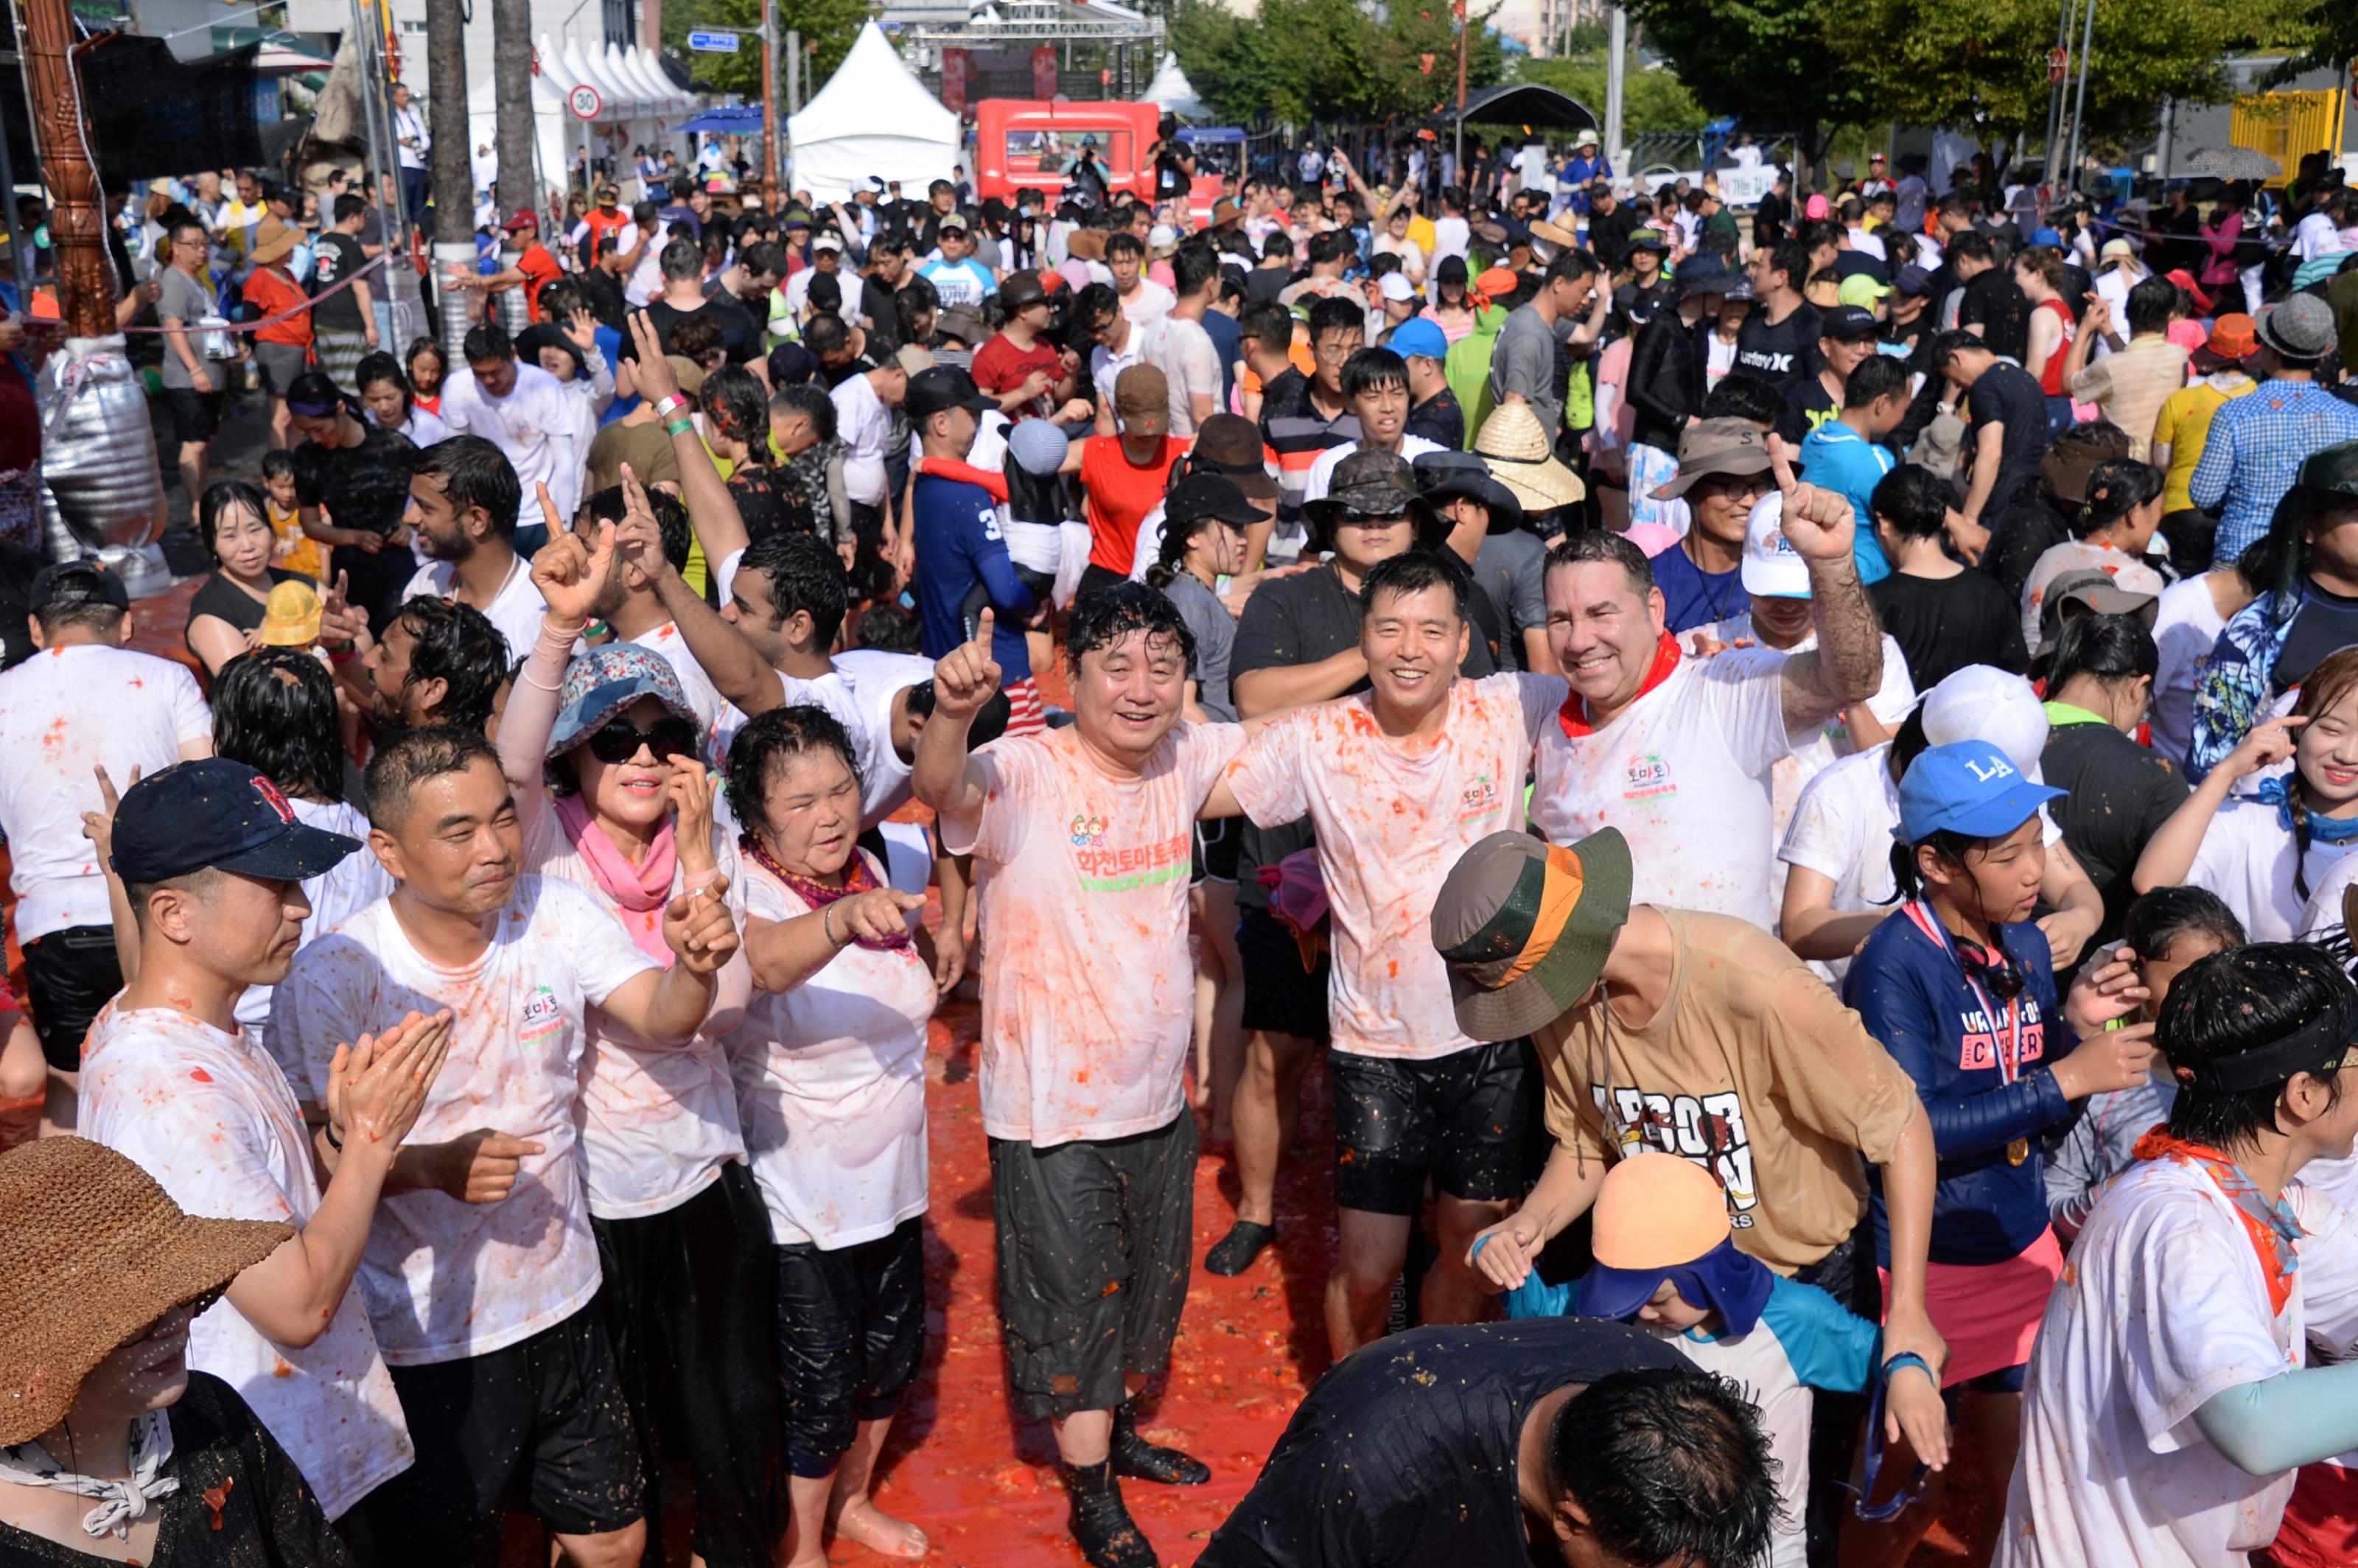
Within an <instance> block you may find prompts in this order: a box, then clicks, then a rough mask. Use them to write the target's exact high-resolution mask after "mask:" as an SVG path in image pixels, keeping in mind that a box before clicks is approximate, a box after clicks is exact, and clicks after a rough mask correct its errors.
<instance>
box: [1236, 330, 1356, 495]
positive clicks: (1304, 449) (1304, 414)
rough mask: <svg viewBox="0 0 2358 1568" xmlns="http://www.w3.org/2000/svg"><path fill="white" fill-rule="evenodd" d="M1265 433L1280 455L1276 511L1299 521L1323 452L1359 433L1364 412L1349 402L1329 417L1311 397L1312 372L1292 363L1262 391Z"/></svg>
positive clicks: (1267, 444)
mask: <svg viewBox="0 0 2358 1568" xmlns="http://www.w3.org/2000/svg"><path fill="white" fill-rule="evenodd" d="M1260 438H1261V444H1262V445H1263V446H1265V447H1267V448H1268V449H1270V451H1271V453H1273V454H1274V455H1275V456H1276V459H1277V470H1278V471H1277V515H1278V518H1279V520H1280V521H1281V522H1282V523H1288V524H1291V523H1296V522H1298V521H1299V520H1300V519H1301V516H1302V503H1303V495H1304V492H1305V491H1306V490H1307V488H1308V486H1309V483H1310V470H1311V467H1312V465H1313V464H1314V463H1316V462H1317V460H1318V455H1319V454H1320V453H1321V452H1324V451H1325V450H1326V449H1328V448H1329V447H1339V446H1341V445H1343V444H1344V443H1345V442H1347V441H1357V439H1358V438H1359V416H1357V415H1356V414H1354V413H1352V412H1350V411H1349V409H1348V408H1346V409H1345V410H1344V411H1343V412H1342V413H1340V414H1337V415H1336V416H1335V417H1334V418H1332V419H1329V418H1327V417H1325V416H1324V415H1322V414H1320V413H1319V412H1318V409H1317V406H1316V405H1314V404H1313V403H1312V402H1311V401H1310V378H1309V377H1308V376H1305V375H1303V373H1301V372H1300V371H1299V370H1293V369H1288V370H1287V371H1285V372H1284V373H1282V374H1280V375H1279V376H1278V377H1277V378H1276V379H1275V380H1273V381H1271V383H1270V384H1269V385H1268V386H1267V387H1266V388H1265V389H1264V390H1263V391H1262V394H1261V404H1260Z"/></svg>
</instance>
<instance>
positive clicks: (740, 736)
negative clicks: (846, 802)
mask: <svg viewBox="0 0 2358 1568" xmlns="http://www.w3.org/2000/svg"><path fill="white" fill-rule="evenodd" d="M820 753H825V754H829V755H832V756H833V757H834V758H835V759H836V760H837V761H838V762H841V763H842V764H843V766H844V771H845V772H847V773H849V774H850V775H851V782H852V784H853V787H854V788H856V789H860V790H863V791H864V790H865V788H866V784H867V780H866V779H864V778H863V777H862V776H861V775H860V758H859V756H858V754H857V753H856V752H855V751H854V749H853V747H852V744H851V736H850V734H849V732H848V731H846V730H845V729H844V728H843V723H842V721H841V720H840V719H837V718H836V717H835V715H834V714H832V713H829V712H828V711H827V709H826V708H816V707H811V706H808V705H803V704H797V705H796V706H795V707H792V708H770V709H769V710H768V711H766V712H763V713H757V714H755V715H754V716H753V717H752V719H748V720H746V722H745V727H744V728H743V729H742V730H739V731H737V738H736V739H735V740H733V741H730V743H729V771H728V786H729V809H730V810H731V811H733V812H735V813H736V814H737V820H738V821H739V822H740V823H741V824H742V825H743V826H744V829H745V837H746V838H756V839H758V838H768V837H769V833H770V813H769V783H770V780H771V778H772V777H773V775H774V774H776V773H781V772H783V771H784V767H785V765H786V764H787V763H788V762H792V761H793V760H794V759H795V758H796V757H806V756H812V755H816V754H820Z"/></svg>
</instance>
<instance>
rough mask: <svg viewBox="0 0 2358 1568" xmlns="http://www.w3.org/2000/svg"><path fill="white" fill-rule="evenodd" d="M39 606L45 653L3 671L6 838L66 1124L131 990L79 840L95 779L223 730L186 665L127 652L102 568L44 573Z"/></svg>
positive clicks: (195, 748) (54, 1095)
mask: <svg viewBox="0 0 2358 1568" xmlns="http://www.w3.org/2000/svg"><path fill="white" fill-rule="evenodd" d="M30 602H31V605H32V616H31V625H30V631H31V633H32V637H33V641H34V642H35V643H37V644H38V646H39V647H40V650H41V651H40V652H39V653H38V654H34V655H33V656H32V657H31V658H29V659H27V660H26V661H25V662H24V663H23V664H20V665H17V666H16V668H15V669H12V670H10V671H8V672H7V673H6V674H5V675H0V833H5V835H6V836H7V840H8V861H9V871H8V885H9V890H10V891H11V892H14V893H15V894H16V940H17V941H18V942H19V943H21V944H22V945H23V946H24V950H25V991H26V997H25V1000H26V1003H27V1009H28V1011H30V1012H31V1015H32V1020H33V1028H34V1030H35V1031H36V1032H37V1033H38V1034H39V1035H40V1037H41V1051H42V1054H44V1055H45V1056H47V1057H48V1058H49V1071H50V1075H51V1080H52V1090H51V1093H50V1096H49V1098H50V1102H51V1104H50V1118H49V1119H50V1120H51V1121H52V1122H53V1123H54V1124H56V1125H58V1126H60V1127H66V1128H70V1127H71V1126H72V1125H73V1117H72V1107H73V1087H74V1076H73V1075H74V1074H75V1073H76V1072H78V1071H79V1070H80V1069H81V1042H82V1032H83V1031H84V1030H86V1029H88V1028H89V1027H90V1021H91V1020H92V1018H95V1017H96V1016H97V1015H98V1010H99V1009H100V1008H101V1007H103V1006H104V1005H105V1003H106V999H107V998H108V997H111V996H113V995H114V993H115V992H116V991H118V990H120V989H123V971H122V969H121V968H119V967H117V964H116V961H115V952H114V915H113V914H112V913H111V912H110V910H109V907H108V903H107V892H106V873H105V871H103V869H102V868H101V867H100V865H99V863H98V860H97V858H96V856H94V855H93V854H92V851H91V847H90V844H89V842H88V841H87V840H86V839H84V838H83V837H82V818H83V816H84V815H85V814H86V813H92V812H96V811H99V810H100V809H102V807H103V804H104V803H103V800H102V799H101V797H100V793H99V784H98V774H97V772H96V770H98V769H100V768H103V769H105V770H106V773H107V776H108V777H110V778H112V779H113V780H114V782H115V783H116V784H122V785H125V786H127V785H128V784H130V782H131V778H132V775H133V774H134V773H160V772H162V771H163V770H164V769H166V768H168V767H170V766H171V765H172V764H173V763H174V762H179V761H181V760H182V759H183V758H189V757H210V756H211V755H212V751H213V720H212V714H211V711H210V710H208V709H207V708H206V707H205V699H204V696H203V694H202V693H200V692H199V691H198V689H197V683H196V679H195V677H194V676H190V675H189V671H188V668H187V666H186V665H178V664H175V663H173V662H171V661H170V660H168V659H159V658H157V657H155V656H153V655H152V654H136V653H133V652H132V651H131V649H130V647H129V646H128V644H129V643H130V641H131V629H132V611H131V596H130V595H129V594H128V593H126V592H125V591H124V587H123V582H122V579H119V578H117V577H116V576H115V575H114V573H113V572H111V571H108V570H107V569H106V568H104V567H103V566H101V565H100V564H99V563H98V562H97V561H96V560H94V559H91V558H88V557H85V558H83V559H81V560H74V561H60V562H59V563H58V564H56V565H55V566H49V567H44V568H42V569H41V571H40V573H39V575H38V576H37V577H35V578H34V579H33V587H32V592H31V594H30Z"/></svg>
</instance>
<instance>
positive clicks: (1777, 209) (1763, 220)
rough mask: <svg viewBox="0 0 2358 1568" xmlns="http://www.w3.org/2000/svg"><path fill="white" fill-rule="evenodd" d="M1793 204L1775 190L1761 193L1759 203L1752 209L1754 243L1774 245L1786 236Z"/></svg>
mask: <svg viewBox="0 0 2358 1568" xmlns="http://www.w3.org/2000/svg"><path fill="white" fill-rule="evenodd" d="M1791 211H1792V204H1791V203H1790V202H1789V201H1787V200H1785V199H1784V198H1783V197H1781V196H1779V195H1778V194H1777V193H1776V192H1775V191H1773V190H1764V191H1762V192H1761V193H1760V201H1759V204H1758V205H1757V206H1755V207H1754V208H1753V209H1752V243H1754V244H1755V245H1773V244H1775V243H1777V242H1778V241H1779V240H1782V239H1783V238H1784V237H1785V224H1786V220H1787V219H1788V217H1789V216H1790V213H1791Z"/></svg>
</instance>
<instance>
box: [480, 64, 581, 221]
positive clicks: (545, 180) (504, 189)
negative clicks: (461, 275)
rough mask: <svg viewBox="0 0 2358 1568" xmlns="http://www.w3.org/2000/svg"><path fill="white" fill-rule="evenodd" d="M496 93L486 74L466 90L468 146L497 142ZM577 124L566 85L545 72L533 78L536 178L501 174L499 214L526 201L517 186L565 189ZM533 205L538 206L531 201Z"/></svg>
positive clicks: (576, 142)
mask: <svg viewBox="0 0 2358 1568" xmlns="http://www.w3.org/2000/svg"><path fill="white" fill-rule="evenodd" d="M498 103H499V100H498V97H497V95H496V94H495V93H494V92H492V79H491V78H490V77H488V76H486V77H485V78H483V79H482V80H481V81H478V82H476V83H475V85H474V86H473V87H471V88H470V89H469V90H468V92H467V144H468V145H469V146H491V147H493V148H496V147H498V146H499V145H500V133H499V124H500V116H499V108H498ZM577 124H579V122H577V121H576V120H575V119H574V118H573V116H572V114H570V113H569V112H568V110H567V109H566V107H565V89H564V88H563V87H560V86H558V85H557V84H556V83H555V82H553V81H550V80H549V78H548V77H547V76H546V75H540V76H535V77H534V78H533V79H532V131H533V140H534V144H535V149H536V150H537V151H538V153H539V155H540V168H539V169H538V171H537V178H526V179H525V180H524V181H522V182H519V181H517V180H514V179H507V178H503V179H502V180H501V181H500V187H501V200H500V207H501V216H502V217H505V216H506V215H507V214H508V213H509V212H512V211H515V210H516V209H517V208H519V207H522V206H524V205H525V202H524V201H522V200H519V199H518V197H517V194H516V193H517V191H518V190H519V189H539V190H544V191H546V190H562V189H565V170H566V166H567V165H568V163H570V162H571V161H572V149H573V148H574V147H576V146H579V145H580V133H579V131H578V130H576V129H575V128H574V127H575V126H576V125H577ZM532 205H533V206H534V207H535V208H537V207H538V206H539V203H538V202H536V201H535V202H534V203H532Z"/></svg>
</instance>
